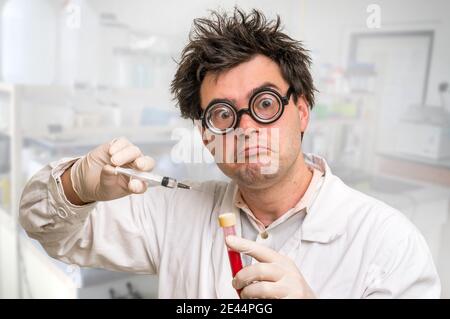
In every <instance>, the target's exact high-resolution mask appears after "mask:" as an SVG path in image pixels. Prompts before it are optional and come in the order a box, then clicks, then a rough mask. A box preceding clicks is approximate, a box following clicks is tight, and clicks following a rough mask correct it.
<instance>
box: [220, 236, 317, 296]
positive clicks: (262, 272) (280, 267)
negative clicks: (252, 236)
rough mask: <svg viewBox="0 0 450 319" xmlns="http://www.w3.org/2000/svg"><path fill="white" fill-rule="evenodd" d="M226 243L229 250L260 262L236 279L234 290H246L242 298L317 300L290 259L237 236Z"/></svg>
mask: <svg viewBox="0 0 450 319" xmlns="http://www.w3.org/2000/svg"><path fill="white" fill-rule="evenodd" d="M226 243H227V246H228V247H229V248H231V249H233V250H235V251H238V252H240V253H243V254H246V255H249V256H252V257H253V258H255V259H256V260H257V261H259V263H256V264H253V265H250V266H246V267H244V268H242V269H241V271H239V272H238V273H237V274H236V276H235V277H234V279H233V282H232V285H233V287H234V288H235V289H242V291H241V295H240V296H241V298H243V299H249V298H268V299H279V298H301V299H303V298H315V295H314V292H313V291H312V290H311V288H310V287H309V286H308V284H307V282H306V281H305V279H304V278H303V276H302V274H301V273H300V271H299V270H298V268H297V266H296V265H295V263H294V262H293V261H292V260H291V259H290V258H288V257H286V256H283V255H281V254H279V253H278V252H276V251H274V250H272V249H270V248H268V247H265V246H263V245H260V244H258V243H256V242H254V241H251V240H247V239H244V238H240V237H237V236H232V235H230V236H227V237H226Z"/></svg>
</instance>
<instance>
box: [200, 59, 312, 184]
mask: <svg viewBox="0 0 450 319" xmlns="http://www.w3.org/2000/svg"><path fill="white" fill-rule="evenodd" d="M261 87H268V88H270V89H272V90H275V91H277V92H278V93H280V95H281V96H286V93H287V92H288V89H289V84H288V83H287V82H286V81H285V80H284V79H283V76H282V74H281V70H280V68H279V66H278V64H277V63H276V62H274V61H272V60H271V59H270V58H268V57H266V56H263V55H256V56H255V57H253V58H252V59H251V60H250V61H248V62H245V63H242V64H239V65H238V66H236V67H234V68H232V69H230V70H227V71H224V72H221V73H220V74H215V73H211V72H208V73H207V74H206V76H205V78H204V79H203V82H202V84H201V87H200V99H201V107H202V109H203V110H205V109H206V107H207V106H208V105H209V104H210V102H211V101H213V100H217V99H221V100H222V99H224V100H228V101H230V103H232V104H233V105H234V107H235V109H236V110H238V111H239V110H241V109H246V108H248V106H249V105H248V104H249V99H250V97H251V96H252V92H253V91H254V90H255V89H258V88H261ZM267 104H268V101H266V100H264V99H263V100H261V103H259V104H258V105H262V106H263V107H264V106H265V105H267ZM308 120H309V109H308V107H307V103H306V101H305V99H304V97H303V96H299V97H298V99H297V102H296V103H295V102H294V98H293V96H292V95H291V97H290V99H289V102H288V104H287V105H285V108H284V112H283V114H282V116H281V117H280V118H279V119H278V120H277V121H275V122H273V123H270V124H263V123H258V122H257V121H256V120H254V119H252V117H251V116H250V114H247V113H243V115H242V116H241V118H240V122H239V125H238V127H237V129H236V130H235V131H234V132H230V133H227V134H225V135H213V134H211V132H209V131H208V130H207V129H206V130H205V128H202V129H201V130H202V133H203V136H204V138H203V142H204V143H205V145H206V146H207V147H208V148H209V149H210V150H211V152H212V154H213V155H215V158H216V162H217V165H218V166H219V168H220V169H221V170H222V172H223V173H224V174H225V175H227V176H228V177H230V178H232V179H234V180H236V182H237V183H238V184H240V185H245V186H246V187H249V188H264V187H267V186H270V185H271V184H274V183H276V182H277V181H278V180H280V179H282V178H283V177H285V176H286V175H287V174H289V170H290V169H291V168H292V167H293V166H294V165H295V163H296V161H297V160H298V158H299V156H300V155H301V145H300V144H301V143H300V135H301V132H302V131H305V130H306V127H307V124H308ZM211 145H214V146H213V147H211ZM217 154H221V155H220V156H217ZM222 154H223V157H222ZM218 159H219V160H218Z"/></svg>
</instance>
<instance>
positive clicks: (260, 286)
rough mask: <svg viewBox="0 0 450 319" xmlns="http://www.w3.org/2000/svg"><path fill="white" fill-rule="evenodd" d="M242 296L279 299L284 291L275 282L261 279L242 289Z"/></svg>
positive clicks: (245, 297)
mask: <svg viewBox="0 0 450 319" xmlns="http://www.w3.org/2000/svg"><path fill="white" fill-rule="evenodd" d="M240 296H241V298H242V299H256V298H257V299H279V298H282V291H281V289H280V288H279V287H278V284H277V283H275V282H270V281H260V282H255V283H253V284H251V285H248V286H247V287H245V288H244V289H242V291H241V294H240Z"/></svg>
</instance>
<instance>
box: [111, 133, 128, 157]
mask: <svg viewBox="0 0 450 319" xmlns="http://www.w3.org/2000/svg"><path fill="white" fill-rule="evenodd" d="M129 145H131V142H130V141H129V140H127V139H126V138H125V137H119V138H117V139H114V140H112V141H111V143H109V150H108V152H109V155H111V156H113V155H114V154H116V153H117V152H119V151H120V150H123V149H124V148H125V147H127V146H129Z"/></svg>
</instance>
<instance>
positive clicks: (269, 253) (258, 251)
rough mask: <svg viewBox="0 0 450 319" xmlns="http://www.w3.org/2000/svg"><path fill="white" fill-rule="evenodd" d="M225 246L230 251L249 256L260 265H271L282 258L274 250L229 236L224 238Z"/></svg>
mask: <svg viewBox="0 0 450 319" xmlns="http://www.w3.org/2000/svg"><path fill="white" fill-rule="evenodd" d="M225 240H226V243H227V246H228V247H229V248H231V249H232V250H235V251H238V252H240V253H243V254H246V255H249V256H251V257H253V258H255V259H256V260H257V261H259V262H262V263H272V262H275V261H277V260H279V259H282V258H284V257H283V256H282V255H280V254H279V253H277V252H276V251H275V250H272V249H270V248H267V247H265V246H263V245H260V244H258V243H256V242H254V241H252V240H248V239H244V238H240V237H237V236H233V235H229V236H227V237H226V238H225Z"/></svg>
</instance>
